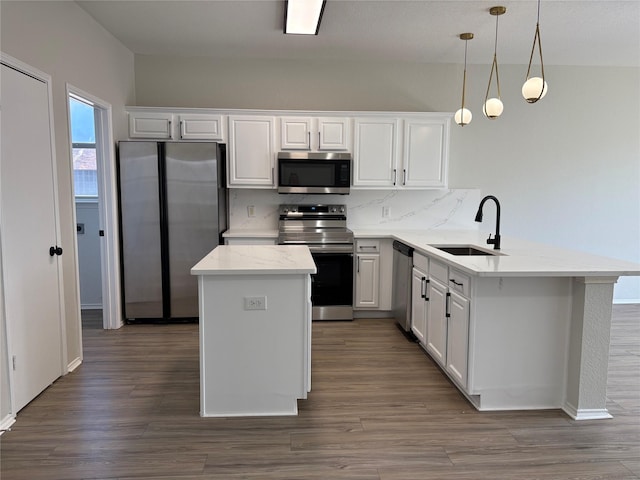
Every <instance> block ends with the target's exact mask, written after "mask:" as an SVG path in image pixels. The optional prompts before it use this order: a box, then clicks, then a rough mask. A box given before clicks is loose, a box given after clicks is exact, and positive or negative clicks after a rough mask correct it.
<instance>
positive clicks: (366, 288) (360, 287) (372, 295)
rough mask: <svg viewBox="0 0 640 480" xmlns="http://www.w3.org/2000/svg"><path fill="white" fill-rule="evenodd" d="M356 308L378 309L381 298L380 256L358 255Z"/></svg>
mask: <svg viewBox="0 0 640 480" xmlns="http://www.w3.org/2000/svg"><path fill="white" fill-rule="evenodd" d="M356 286H357V287H356V295H355V301H354V307H364V308H366V307H368V308H377V307H378V305H379V296H380V255H378V254H366V253H365V254H362V253H358V254H356Z"/></svg>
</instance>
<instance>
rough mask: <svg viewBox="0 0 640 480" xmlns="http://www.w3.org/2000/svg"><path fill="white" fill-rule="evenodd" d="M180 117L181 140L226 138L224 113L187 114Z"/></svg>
mask: <svg viewBox="0 0 640 480" xmlns="http://www.w3.org/2000/svg"><path fill="white" fill-rule="evenodd" d="M178 117H179V119H180V139H181V140H218V141H223V140H224V135H223V133H222V132H223V125H224V124H223V117H222V115H209V114H186V115H178Z"/></svg>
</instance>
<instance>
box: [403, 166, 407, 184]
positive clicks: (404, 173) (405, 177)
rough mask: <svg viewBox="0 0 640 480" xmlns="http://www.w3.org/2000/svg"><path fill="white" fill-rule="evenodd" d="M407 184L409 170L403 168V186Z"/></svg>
mask: <svg viewBox="0 0 640 480" xmlns="http://www.w3.org/2000/svg"><path fill="white" fill-rule="evenodd" d="M406 184H407V169H406V168H403V169H402V185H406Z"/></svg>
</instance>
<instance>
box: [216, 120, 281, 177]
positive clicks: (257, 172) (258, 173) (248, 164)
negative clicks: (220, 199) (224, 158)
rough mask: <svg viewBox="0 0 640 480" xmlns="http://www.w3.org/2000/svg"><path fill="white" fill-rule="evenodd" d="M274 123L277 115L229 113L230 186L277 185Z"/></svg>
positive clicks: (228, 170)
mask: <svg viewBox="0 0 640 480" xmlns="http://www.w3.org/2000/svg"><path fill="white" fill-rule="evenodd" d="M274 125H275V118H274V117H267V116H249V115H241V116H234V115H230V116H229V155H228V162H229V164H228V167H229V168H228V169H227V172H228V173H227V175H228V185H229V187H231V188H274V187H275V181H274V178H275V175H274V168H275V167H274V159H275V149H274V146H275V143H274Z"/></svg>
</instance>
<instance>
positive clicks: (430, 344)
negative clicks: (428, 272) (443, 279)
mask: <svg viewBox="0 0 640 480" xmlns="http://www.w3.org/2000/svg"><path fill="white" fill-rule="evenodd" d="M428 296H429V303H428V305H429V307H428V310H429V311H428V313H427V352H429V354H430V355H431V356H432V357H433V359H434V360H435V361H437V362H438V363H439V364H440V365H442V366H443V367H444V366H445V362H446V359H447V317H446V313H447V287H446V286H445V285H443V284H442V283H440V282H439V281H438V280H436V279H435V278H433V277H431V276H430V277H429V288H428Z"/></svg>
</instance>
